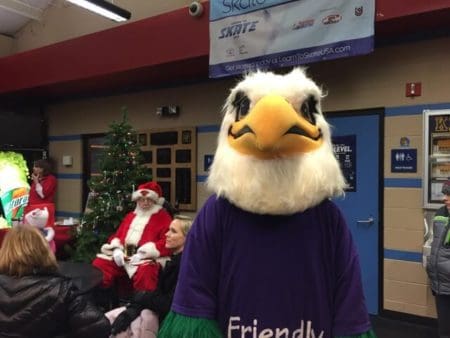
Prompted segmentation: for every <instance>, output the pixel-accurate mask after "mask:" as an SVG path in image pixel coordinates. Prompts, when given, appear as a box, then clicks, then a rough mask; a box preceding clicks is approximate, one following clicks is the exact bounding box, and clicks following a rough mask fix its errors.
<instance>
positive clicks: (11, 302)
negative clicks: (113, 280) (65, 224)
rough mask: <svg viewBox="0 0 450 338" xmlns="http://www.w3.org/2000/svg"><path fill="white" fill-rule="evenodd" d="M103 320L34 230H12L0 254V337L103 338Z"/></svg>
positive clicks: (105, 331)
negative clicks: (62, 273)
mask: <svg viewBox="0 0 450 338" xmlns="http://www.w3.org/2000/svg"><path fill="white" fill-rule="evenodd" d="M110 331H111V327H110V324H109V322H108V319H107V318H106V317H105V316H104V314H103V313H102V312H101V311H100V310H98V309H97V308H96V307H95V306H94V305H93V304H91V303H90V302H89V301H88V300H87V299H86V297H85V296H83V295H80V294H79V292H78V289H77V288H76V287H75V286H74V284H73V283H72V281H71V280H70V279H69V278H66V277H63V276H61V275H60V274H59V273H58V265H57V263H56V259H55V256H54V255H53V253H52V252H51V251H50V249H49V246H48V243H47V242H46V240H45V239H44V237H43V236H42V235H41V233H40V232H39V230H37V229H36V228H33V227H30V226H25V225H21V226H17V227H15V228H13V229H10V230H9V231H8V234H7V235H6V237H5V240H4V241H3V245H2V248H1V249H0V337H16V338H30V337H33V338H41V337H42V338H44V337H45V338H51V337H56V336H59V335H64V336H67V337H74V338H78V337H80V338H81V337H83V338H87V337H96V338H102V337H105V338H106V337H109V335H110Z"/></svg>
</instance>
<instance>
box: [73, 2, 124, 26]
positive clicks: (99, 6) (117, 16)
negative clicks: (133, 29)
mask: <svg viewBox="0 0 450 338" xmlns="http://www.w3.org/2000/svg"><path fill="white" fill-rule="evenodd" d="M67 1H69V2H71V3H73V4H75V5H78V6H80V7H83V8H86V9H88V10H90V11H92V12H95V13H97V14H100V15H103V16H105V17H107V18H108V19H111V20H114V21H117V22H121V21H127V20H128V19H130V18H131V13H130V12H128V11H127V10H125V9H123V8H120V7H118V6H116V5H114V4H113V3H111V2H108V1H105V0H67Z"/></svg>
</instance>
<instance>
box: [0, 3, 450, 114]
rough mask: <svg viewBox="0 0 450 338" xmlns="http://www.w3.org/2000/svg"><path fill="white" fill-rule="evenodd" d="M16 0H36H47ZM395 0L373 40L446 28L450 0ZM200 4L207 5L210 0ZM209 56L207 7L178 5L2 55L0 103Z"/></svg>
mask: <svg viewBox="0 0 450 338" xmlns="http://www.w3.org/2000/svg"><path fill="white" fill-rule="evenodd" d="M6 1H8V2H13V1H14V2H16V1H17V0H0V5H1V4H3V3H5V2H6ZM21 1H30V2H35V5H36V6H37V4H38V3H39V4H41V5H42V6H43V4H44V3H46V5H47V6H48V5H49V3H51V2H52V1H51V0H21ZM146 1H149V0H146ZM214 1H215V0H214ZM398 1H399V2H403V3H404V2H405V1H407V2H408V4H409V6H400V4H398V3H397V0H395V1H392V0H377V16H376V22H375V38H376V39H375V43H376V48H378V47H380V46H382V45H385V44H392V43H394V44H398V43H401V42H408V41H410V40H411V39H412V40H415V39H423V38H425V39H426V38H433V37H438V36H449V35H450V5H449V3H448V1H449V0H433V2H432V5H431V2H429V0H402V1H400V0H398ZM413 3H415V4H416V6H415V7H414V6H412V4H413ZM204 4H205V13H208V12H209V3H208V2H205V3H204ZM395 6H397V7H398V8H397V7H395ZM394 7H395V8H394ZM405 11H406V12H405ZM3 14H4V13H3V10H1V11H0V27H2V25H5V23H4V20H3V16H2V15H3ZM10 16H11V14H9V15H7V17H8V20H7V21H8V22H10V20H12V19H11V18H10ZM25 20H27V19H25ZM11 22H12V21H11ZM25 22H26V21H25ZM10 25H12V23H11V24H10ZM17 27H18V26H17ZM3 29H5V28H0V32H3ZM11 29H13V28H11ZM16 29H17V28H16ZM161 32H164V34H161ZM180 32H182V35H181V38H180ZM130 37H132V38H130ZM118 47H119V48H118ZM162 47H163V48H162ZM208 57H209V18H208V15H203V16H202V17H199V18H195V19H194V18H192V17H191V16H189V15H186V10H185V8H181V9H178V10H174V11H171V12H167V13H164V14H161V15H157V16H153V17H149V18H145V19H143V20H139V21H135V22H130V23H128V24H126V25H120V26H117V27H114V28H111V29H107V30H103V31H99V32H96V33H93V34H88V35H84V36H80V37H78V38H74V39H70V40H66V41H61V42H59V43H56V44H53V45H48V46H44V47H41V48H36V49H33V50H29V51H26V52H23V53H17V54H15V55H11V56H8V57H4V58H0V74H2V76H0V103H1V104H2V105H4V104H11V105H16V104H17V105H20V104H25V103H26V104H34V103H36V102H38V103H43V104H45V103H49V102H54V101H58V100H67V99H76V98H82V97H93V96H103V95H115V94H120V93H124V92H130V91H135V90H142V89H149V88H155V87H163V86H168V85H169V86H171V85H179V84H183V83H184V84H185V83H191V82H197V81H203V80H206V79H208ZM49 60H51V61H50V62H49ZM86 60H88V61H89V62H87V61H86Z"/></svg>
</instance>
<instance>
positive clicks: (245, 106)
mask: <svg viewBox="0 0 450 338" xmlns="http://www.w3.org/2000/svg"><path fill="white" fill-rule="evenodd" d="M233 106H234V108H235V109H236V121H239V120H240V119H241V118H243V117H244V116H245V115H247V113H248V111H249V110H250V99H249V98H248V97H247V95H245V94H244V93H243V92H237V93H236V96H235V98H234V101H233Z"/></svg>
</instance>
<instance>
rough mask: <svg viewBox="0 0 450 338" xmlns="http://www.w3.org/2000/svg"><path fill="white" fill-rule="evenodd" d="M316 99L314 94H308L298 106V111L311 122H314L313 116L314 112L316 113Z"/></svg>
mask: <svg viewBox="0 0 450 338" xmlns="http://www.w3.org/2000/svg"><path fill="white" fill-rule="evenodd" d="M316 104H317V101H316V99H315V98H314V96H309V97H308V98H307V99H306V100H305V101H304V102H303V103H302V106H301V108H300V112H301V113H302V116H303V117H304V118H305V119H306V120H308V121H309V122H310V123H312V124H316V118H315V117H314V113H317V110H316Z"/></svg>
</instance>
